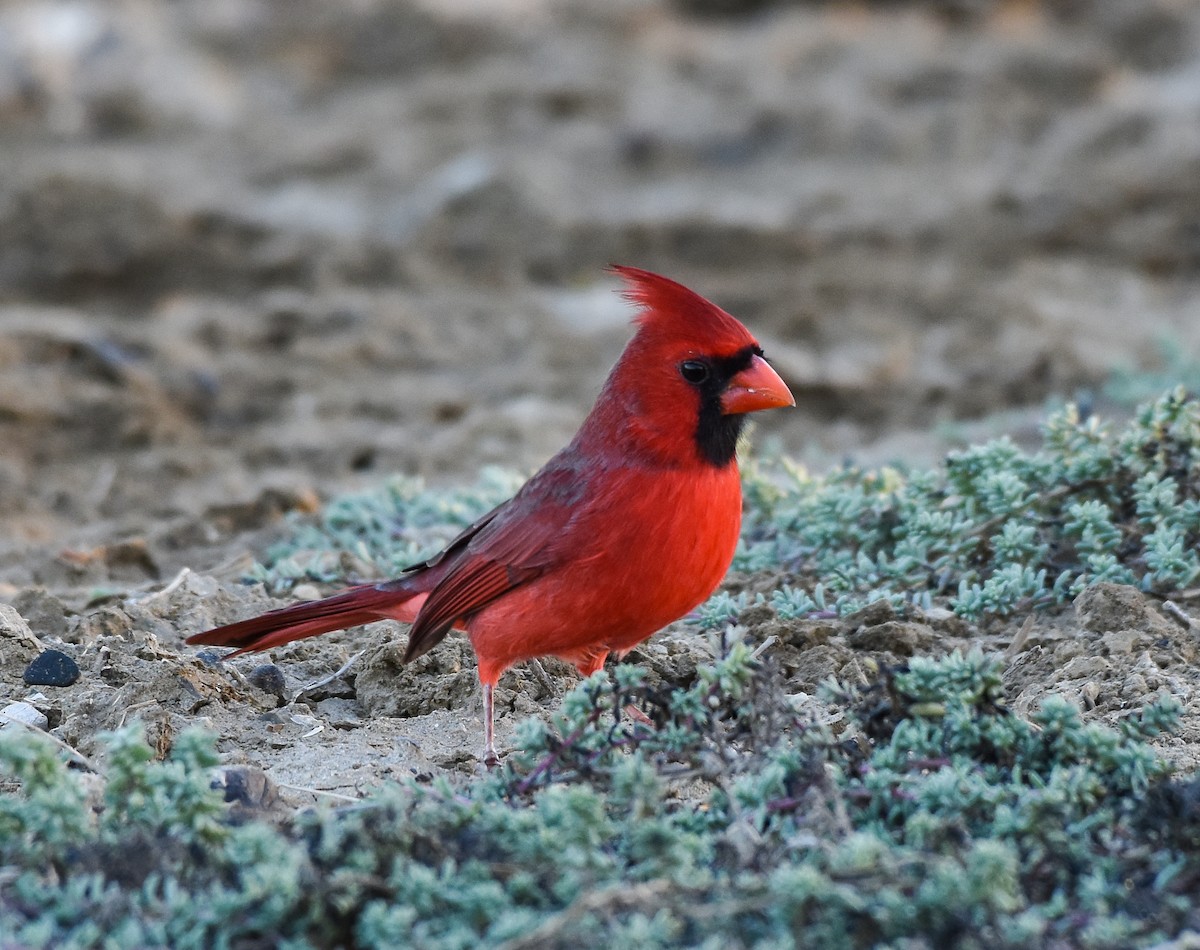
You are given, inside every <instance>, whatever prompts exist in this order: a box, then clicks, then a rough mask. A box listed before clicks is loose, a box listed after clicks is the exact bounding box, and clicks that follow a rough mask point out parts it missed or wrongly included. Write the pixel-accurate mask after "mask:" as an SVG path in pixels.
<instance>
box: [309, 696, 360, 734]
mask: <svg viewBox="0 0 1200 950" xmlns="http://www.w3.org/2000/svg"><path fill="white" fill-rule="evenodd" d="M360 712H361V710H360V708H359V705H358V703H356V702H355V701H354V700H352V699H340V698H337V697H335V698H332V699H323V700H321V701H320V702H319V703H317V713H318V714H319V715H321V716H324V717H325V720H326V721H327V722H328V723H329V725H331V726H333V728H334V729H357V728H358V727H359V726H361V725H362V724H363V721H362V717H361V716H360V715H359V713H360Z"/></svg>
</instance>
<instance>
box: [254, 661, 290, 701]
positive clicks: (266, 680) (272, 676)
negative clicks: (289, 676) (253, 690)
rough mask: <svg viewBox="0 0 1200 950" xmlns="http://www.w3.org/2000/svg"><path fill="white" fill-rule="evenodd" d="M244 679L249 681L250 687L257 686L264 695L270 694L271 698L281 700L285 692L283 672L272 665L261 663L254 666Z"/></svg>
mask: <svg viewBox="0 0 1200 950" xmlns="http://www.w3.org/2000/svg"><path fill="white" fill-rule="evenodd" d="M246 679H247V680H249V682H250V685H251V686H257V687H258V688H259V689H261V690H262V691H263V692H264V693H270V694H271V695H272V696H279V697H280V698H282V697H283V694H284V693H285V692H286V691H287V682H286V680H285V679H284V677H283V670H281V669H280V668H279V667H278V666H276V665H275V664H274V663H263V664H262V665H261V666H256V667H255V668H254V669H252V670H251V671H250V675H249V676H247V677H246Z"/></svg>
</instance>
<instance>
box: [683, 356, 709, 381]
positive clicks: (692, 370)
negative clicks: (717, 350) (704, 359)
mask: <svg viewBox="0 0 1200 950" xmlns="http://www.w3.org/2000/svg"><path fill="white" fill-rule="evenodd" d="M679 375H680V376H682V377H683V378H684V379H686V380H687V381H688V382H689V383H702V382H704V381H705V380H706V379H708V364H707V363H701V362H700V361H699V360H684V361H683V362H682V363H680V364H679Z"/></svg>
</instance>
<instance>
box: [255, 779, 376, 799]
mask: <svg viewBox="0 0 1200 950" xmlns="http://www.w3.org/2000/svg"><path fill="white" fill-rule="evenodd" d="M275 784H276V785H277V786H278V787H279V788H286V789H287V790H288V791H291V792H305V793H307V794H309V795H324V796H325V797H326V798H336V799H338V800H339V801H343V802H355V803H358V802H361V801H363V799H361V798H356V797H355V796H353V795H343V794H341V793H340V792H327V791H325V789H323V788H306V787H305V786H303V785H289V784H288V783H287V782H276V783H275Z"/></svg>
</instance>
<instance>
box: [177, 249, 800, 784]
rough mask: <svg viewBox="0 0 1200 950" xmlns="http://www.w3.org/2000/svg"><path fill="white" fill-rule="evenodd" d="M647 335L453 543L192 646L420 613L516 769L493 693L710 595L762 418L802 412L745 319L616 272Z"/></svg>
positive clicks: (490, 744) (730, 545)
mask: <svg viewBox="0 0 1200 950" xmlns="http://www.w3.org/2000/svg"><path fill="white" fill-rule="evenodd" d="M613 270H614V271H615V272H616V273H617V274H619V275H620V276H621V277H622V278H623V279H624V280H625V281H626V283H627V284H628V290H627V292H626V295H627V297H628V298H629V299H630V300H632V301H633V302H634V303H635V304H636V305H637V306H638V307H639V309H640V313H639V315H638V316H637V317H636V319H635V323H636V326H637V331H636V333H635V334H634V336H633V339H632V340H631V341H630V342H629V344H628V345H627V346H626V347H625V351H624V352H623V353H622V354H621V357H620V359H618V360H617V363H616V365H615V366H614V367H613V368H612V371H611V372H610V373H609V375H608V379H607V381H606V382H605V384H604V388H603V389H602V390H601V391H600V396H599V398H598V399H597V400H596V404H595V406H593V407H592V411H591V412H590V413H589V414H588V417H587V418H586V419H585V420H584V422H583V425H582V426H581V427H580V429H579V431H578V432H577V433H576V435H575V438H574V439H572V440H571V443H570V444H569V445H568V446H567V447H566V448H564V449H563V450H562V451H560V452H559V453H558V454H557V455H555V456H554V457H553V458H552V459H550V461H549V462H547V463H546V465H545V466H544V467H543V468H542V469H541V471H539V472H538V473H537V474H536V475H534V476H533V477H532V478H531V479H529V481H527V482H526V483H525V484H524V485H523V486H522V487H521V489H520V491H518V492H517V493H516V495H514V496H513V497H512V498H511V499H509V500H508V501H506V502H504V503H503V504H501V505H499V506H498V507H496V508H494V509H493V510H492V511H490V512H488V513H487V514H486V515H484V516H483V517H482V518H480V519H479V520H478V521H476V522H475V523H474V524H473V525H471V526H470V527H469V528H467V529H466V530H465V531H463V532H462V534H460V535H459V536H458V537H457V538H455V539H454V540H453V541H451V542H450V544H449V545H448V546H447V547H446V548H445V550H443V551H442V552H441V553H440V554H437V555H435V556H434V557H432V558H430V559H429V560H428V561H425V562H424V563H421V564H416V565H413V566H412V567H410V568H408V569H406V570H405V571H404V573H403V574H402V576H400V577H398V578H396V579H395V580H390V581H386V582H384V583H381V584H362V585H359V586H357V587H351V588H348V589H347V590H344V591H342V592H341V593H337V594H334V595H333V596H331V597H328V598H326V599H325V600H318V601H306V602H303V603H298V604H294V605H292V606H290V607H284V608H282V609H280V610H273V611H271V612H270V613H266V614H263V615H261V616H258V617H253V618H251V619H250V620H242V621H240V622H238V623H232V624H228V625H227V626H224V627H217V628H215V629H213V630H209V631H207V632H205V633H201V634H197V635H196V636H193V637H190V638H189V639H188V643H206V644H215V645H218V646H233V647H238V650H237V651H236V653H233V654H230V656H237V655H238V654H240V653H244V652H246V651H249V650H265V649H268V648H270V647H275V646H279V645H280V644H283V643H288V642H290V641H292V640H299V639H301V638H303V637H312V636H316V635H317V634H320V633H328V632H329V631H331V630H341V629H343V628H345V627H352V626H356V625H357V624H363V623H370V622H372V621H376V620H383V619H394V620H402V621H406V622H411V623H412V629H411V630H410V631H409V638H408V649H407V651H406V652H405V655H404V660H405V662H408V661H409V660H413V659H415V658H416V657H419V656H421V655H422V654H424V653H426V652H428V651H429V650H431V649H433V647H435V646H437V644H438V643H440V642H441V641H442V639H443V638H444V637H445V636H446V634H447V633H448V632H449V631H450V629H451V628H454V627H456V628H459V629H463V630H466V632H467V636H468V637H469V638H470V641H471V646H472V647H473V648H474V650H475V656H476V658H477V660H478V663H479V681H480V683H481V684H482V686H483V707H484V713H483V715H484V762H485V764H486V765H487V766H489V767H491V766H494V765H496V764H497V763H498V762H499V759H498V757H497V755H496V747H495V739H494V734H493V727H492V691H493V689H494V688H495V686H496V682H497V680H499V678H500V674H501V673H503V672H504V671H505V670H506V669H508V668H509V667H510V666H512V665H513V664H515V663H520V662H522V661H524V660H528V659H531V658H534V657H539V656H557V657H561V658H562V659H564V660H567V661H568V662H570V663H573V664H574V665H575V667H576V668H577V669H578V670H579V672H580V673H581V674H582V675H584V676H588V675H590V674H592V673H594V672H596V671H597V670H599V669H600V668H601V667H603V665H604V661H605V659H606V658H607V656H608V655H609V653H615V654H617V656H623V655H624V654H625V653H627V652H629V651H630V650H632V649H633V648H634V647H635V646H637V645H638V644H639V643H641V642H642V641H643V640H645V639H647V638H648V637H650V636H651V635H652V634H653V633H655V632H656V631H658V630H660V629H661V628H662V627H664V626H666V625H667V624H668V623H670V622H671V621H673V620H676V619H678V618H679V617H681V616H683V615H684V614H685V613H687V612H688V611H689V610H692V609H693V608H694V607H696V606H697V605H698V604H700V603H701V602H703V601H704V600H705V598H707V597H708V596H709V595H710V594H711V593H712V592H713V591H714V590H715V589H716V587H717V585H718V584H719V583H720V582H721V579H722V578H723V577H724V576H725V572H726V571H727V570H728V568H729V564H730V562H731V561H732V559H733V552H734V546H735V545H736V544H737V539H738V532H739V530H740V527H741V520H742V492H741V481H740V478H739V474H738V468H737V458H736V453H737V444H738V438H739V436H740V434H741V431H742V425H743V423H744V422H745V419H746V414H747V413H750V412H756V411H758V410H760V409H771V408H774V407H779V406H794V405H795V404H796V403H795V400H794V399H793V398H792V394H791V393H790V392H789V391H788V388H787V386H786V385H784V382H783V380H782V379H780V378H779V376H778V375H777V374H776V373H775V371H774V370H773V369H771V367H770V366H769V365H768V364H767V362H766V360H765V359H763V352H762V349H761V348H760V347H759V345H758V343H757V342H756V341H755V339H754V337H753V336H751V335H750V333H749V332H748V331H747V330H746V328H745V327H744V326H742V324H741V323H739V322H738V321H737V320H735V319H734V318H733V317H731V316H730V315H729V314H727V313H726V312H725V311H723V310H721V309H720V308H719V307H717V306H716V305H714V304H712V303H710V302H709V301H707V300H705V299H704V298H703V297H701V296H699V295H698V294H695V293H693V292H692V291H690V290H688V289H687V288H686V287H683V286H682V285H680V284H677V283H675V282H674V281H672V280H668V279H667V278H665V277H660V276H659V275H657V274H652V273H650V272H649V271H644V270H639V269H636V268H633V267H614V268H613Z"/></svg>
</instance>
